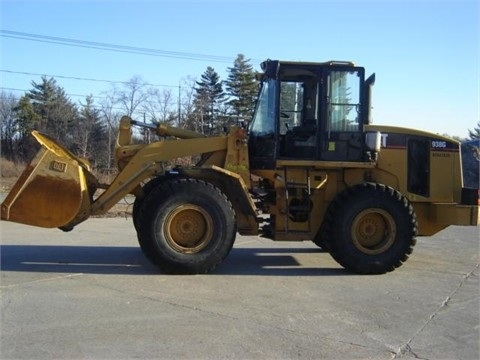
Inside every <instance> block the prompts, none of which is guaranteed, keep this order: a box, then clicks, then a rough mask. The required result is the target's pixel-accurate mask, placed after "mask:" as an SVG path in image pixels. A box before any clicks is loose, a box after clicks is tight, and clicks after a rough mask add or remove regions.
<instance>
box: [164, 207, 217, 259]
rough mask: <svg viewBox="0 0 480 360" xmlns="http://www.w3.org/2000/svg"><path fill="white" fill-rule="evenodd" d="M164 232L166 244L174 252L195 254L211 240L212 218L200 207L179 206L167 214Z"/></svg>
mask: <svg viewBox="0 0 480 360" xmlns="http://www.w3.org/2000/svg"><path fill="white" fill-rule="evenodd" d="M164 232H165V238H166V240H167V243H168V244H169V245H170V246H171V247H172V248H173V249H174V250H176V251H178V252H182V253H187V254H188V253H197V252H199V251H201V250H202V249H204V248H205V247H206V246H207V245H208V243H209V242H210V241H211V240H212V235H213V221H212V217H211V216H210V214H208V212H206V211H205V210H204V209H203V208H201V207H200V206H197V205H193V204H186V205H181V206H179V207H177V208H176V209H174V210H173V211H172V212H171V213H170V214H168V216H167V218H166V221H165V231H164Z"/></svg>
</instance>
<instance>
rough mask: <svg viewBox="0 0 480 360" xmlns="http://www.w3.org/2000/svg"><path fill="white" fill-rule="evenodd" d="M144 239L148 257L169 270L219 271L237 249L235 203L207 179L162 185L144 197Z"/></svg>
mask: <svg viewBox="0 0 480 360" xmlns="http://www.w3.org/2000/svg"><path fill="white" fill-rule="evenodd" d="M137 225H138V230H137V232H138V239H139V243H140V247H141V248H142V251H143V252H144V254H145V255H146V256H147V258H148V259H149V260H150V261H152V262H153V263H154V264H155V265H157V266H158V267H159V268H160V269H162V270H163V271H164V272H166V273H175V274H197V273H205V272H208V271H211V270H213V269H214V268H215V267H216V266H217V265H218V264H220V263H221V262H222V261H223V260H224V259H225V258H226V256H227V255H228V253H229V252H230V250H231V249H232V246H233V243H234V241H235V235H236V222H235V213H234V211H233V208H232V205H231V203H230V201H228V199H227V198H226V196H225V195H224V194H223V193H222V192H221V191H220V190H219V189H218V188H216V187H214V186H213V185H211V184H209V183H206V182H204V181H201V180H194V179H176V180H168V181H166V182H163V183H160V184H159V185H158V186H157V187H156V188H154V189H153V190H151V192H150V193H149V194H148V195H147V197H146V198H145V199H144V201H143V204H142V205H141V207H140V211H139V215H138V217H137Z"/></svg>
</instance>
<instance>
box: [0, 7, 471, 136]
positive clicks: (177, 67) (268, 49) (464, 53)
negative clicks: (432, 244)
mask: <svg viewBox="0 0 480 360" xmlns="http://www.w3.org/2000/svg"><path fill="white" fill-rule="evenodd" d="M0 14H1V17H0V30H1V31H0V46H1V53H0V91H6V92H8V93H13V94H15V95H16V96H21V95H23V94H24V93H25V92H26V91H28V90H30V89H32V81H34V82H36V83H39V82H41V74H44V75H47V76H49V77H50V76H51V77H54V78H55V79H56V81H57V84H58V85H59V86H61V87H62V88H63V89H64V90H65V92H66V94H67V95H69V96H70V99H71V100H72V101H74V102H76V103H79V102H80V101H81V102H82V103H85V101H84V100H85V97H86V96H87V95H93V96H95V97H96V98H95V99H96V100H95V101H99V99H100V98H101V96H102V93H103V94H104V93H105V92H108V91H109V90H111V89H112V86H113V85H112V83H109V82H105V81H98V80H108V81H110V82H124V81H125V82H126V81H129V80H130V79H132V78H133V77H135V76H138V77H140V78H141V79H142V80H143V81H145V82H148V83H150V84H153V85H155V86H156V87H158V88H159V89H162V88H166V89H172V90H173V91H174V92H177V91H178V86H179V85H180V84H181V83H182V81H183V80H185V79H186V78H188V77H191V78H197V79H199V78H200V76H201V74H202V73H204V72H205V70H206V68H207V67H208V66H211V67H213V68H214V69H215V71H216V72H217V73H218V74H219V75H220V78H221V79H222V80H225V79H226V77H227V69H228V68H229V67H232V66H233V61H234V59H235V58H236V56H237V54H240V53H241V54H244V55H245V57H246V58H247V59H250V63H251V65H252V66H253V67H254V70H256V71H260V62H261V61H263V60H265V59H268V58H269V59H276V60H295V61H310V62H312V61H313V62H317V61H318V62H322V61H327V60H348V61H353V62H354V63H355V64H356V65H358V66H363V67H365V69H366V75H367V76H368V75H369V74H371V73H376V83H375V86H374V89H373V123H374V124H382V125H392V126H403V127H410V128H417V129H421V130H426V131H431V132H434V133H438V134H449V135H451V136H459V137H467V136H468V130H469V129H473V128H474V127H476V126H477V124H478V123H479V121H480V111H479V110H480V105H479V102H480V82H479V62H480V23H479V18H480V1H478V0H475V1H473V0H451V1H445V0H443V1H442V0H437V1H433V0H424V1H413V0H403V1H391V0H383V1H380V0H376V1H360V0H359V1H354V0H337V1H322V0H317V1H314V0H309V1H307V0H299V1H292V0H291V1H286V0H272V1H270V0H257V1H248V0H246V1H238V0H237V1H233V0H216V1H208V0H198V1H196V0H189V1H187V0H177V1H166V0H165V1H163V0H158V1H154V0H138V1H134V0H129V1H127V0H124V1H120V0H103V1H102V0H95V1H94V0H90V1H89V0H83V1H78V0H77V1H68V0H62V1H59V0H43V1H42V0H38V1H32V0H30V1H22V0H0ZM19 33H21V34H27V36H23V35H22V36H19V35H18V34H19ZM47 37H48V39H52V38H53V37H55V38H61V39H69V40H76V41H77V40H78V41H79V42H78V43H77V44H79V45H82V46H71V41H69V42H68V43H69V44H70V45H65V44H58V43H52V41H50V40H48V41H46V39H47ZM32 38H33V39H37V40H40V41H32V40H31V39H32ZM86 42H88V43H86ZM92 42H96V43H101V44H110V45H114V46H115V47H116V48H117V49H118V46H123V47H135V48H145V49H152V50H155V51H154V54H155V55H152V52H150V54H137V53H132V52H131V51H130V52H125V51H112V50H105V49H98V48H96V49H95V48H92V47H91V46H90V45H88V46H87V47H86V46H85V45H86V44H91V43H92ZM123 49H125V48H123ZM74 78H75V79H74ZM87 79H89V80H87ZM94 80H96V81H94ZM117 86H118V84H117Z"/></svg>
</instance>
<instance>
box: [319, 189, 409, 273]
mask: <svg viewBox="0 0 480 360" xmlns="http://www.w3.org/2000/svg"><path fill="white" fill-rule="evenodd" d="M325 223H326V230H325V231H326V241H327V244H328V249H329V251H330V254H331V255H332V257H333V258H334V259H335V260H336V261H337V262H338V263H340V264H341V265H342V266H343V267H345V268H346V269H348V270H351V271H354V272H356V273H360V274H382V273H386V272H389V271H392V270H394V269H395V268H397V267H399V266H401V265H402V263H403V262H405V261H406V260H407V258H408V256H409V255H410V254H411V253H412V250H413V247H414V245H415V243H416V234H417V220H416V216H415V212H414V211H413V208H412V206H411V205H410V203H409V202H408V200H407V199H406V198H405V197H404V196H403V195H402V194H401V193H399V192H398V191H396V190H394V189H393V188H391V187H388V186H385V185H381V184H375V183H365V184H360V185H356V186H354V187H352V188H350V189H347V190H346V191H344V192H343V193H341V194H340V195H339V196H338V197H337V198H336V199H335V200H334V201H333V202H332V204H331V205H330V207H329V210H328V212H327V215H326V222H325Z"/></svg>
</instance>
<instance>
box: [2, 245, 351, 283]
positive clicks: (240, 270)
mask: <svg viewBox="0 0 480 360" xmlns="http://www.w3.org/2000/svg"><path fill="white" fill-rule="evenodd" d="M308 253H314V256H318V257H319V260H318V263H321V262H322V258H324V259H325V260H327V259H328V258H329V256H330V255H329V254H328V253H324V252H322V251H321V250H320V249H302V248H292V249H290V248H233V249H232V251H231V252H230V254H229V256H228V257H227V259H225V260H224V262H223V263H222V264H220V265H219V266H218V268H217V269H215V270H214V271H212V272H211V273H210V274H211V275H260V276H269V275H275V276H278V275H282V276H329V275H335V276H342V275H352V274H351V273H349V272H347V271H346V270H344V269H342V268H339V267H338V268H337V267H336V268H322V267H318V268H317V267H305V266H303V265H302V264H300V263H299V262H298V261H297V259H296V257H295V254H308ZM0 255H1V256H0V269H1V271H17V272H49V273H85V274H118V275H148V274H151V275H158V274H161V272H160V270H159V269H157V268H156V267H155V266H154V265H152V264H151V263H150V262H149V261H148V260H147V259H146V258H145V256H144V255H143V254H142V252H141V250H140V248H138V247H126V246H125V247H119V246H112V247H108V246H47V245H1V246H0Z"/></svg>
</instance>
